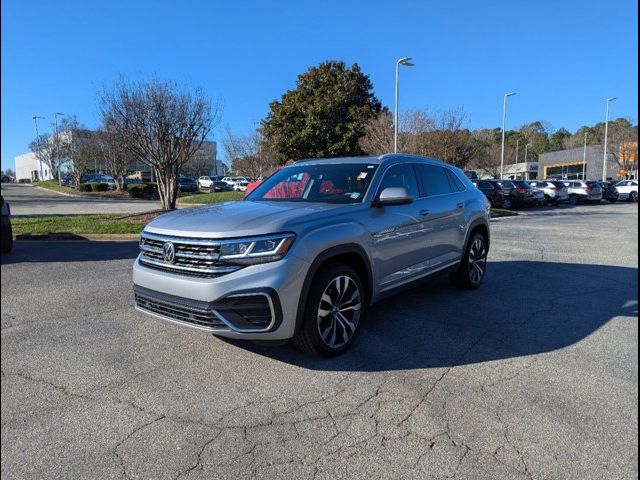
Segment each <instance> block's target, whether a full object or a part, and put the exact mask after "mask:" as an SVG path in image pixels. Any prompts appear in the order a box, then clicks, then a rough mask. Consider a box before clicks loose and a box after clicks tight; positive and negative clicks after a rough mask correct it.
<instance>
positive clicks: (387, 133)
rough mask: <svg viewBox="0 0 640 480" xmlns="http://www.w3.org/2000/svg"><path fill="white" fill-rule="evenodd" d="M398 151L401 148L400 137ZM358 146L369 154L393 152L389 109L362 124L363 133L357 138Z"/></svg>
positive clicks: (391, 123) (391, 122)
mask: <svg viewBox="0 0 640 480" xmlns="http://www.w3.org/2000/svg"><path fill="white" fill-rule="evenodd" d="M398 140H399V141H400V142H399V143H400V151H404V148H402V147H403V146H404V145H403V144H402V138H399V139H398ZM359 144H360V148H361V149H362V150H363V151H365V152H366V153H367V154H369V155H383V154H385V153H392V152H393V117H392V115H391V113H390V112H389V110H387V109H384V110H382V111H381V112H380V113H378V114H377V115H376V116H375V117H373V118H372V119H371V120H369V121H368V122H367V123H366V124H365V126H364V135H363V136H362V137H361V138H360V140H359Z"/></svg>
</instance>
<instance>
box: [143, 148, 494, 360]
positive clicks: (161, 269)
mask: <svg viewBox="0 0 640 480" xmlns="http://www.w3.org/2000/svg"><path fill="white" fill-rule="evenodd" d="M489 215H490V213H489V204H488V202H487V200H486V198H485V196H484V195H483V194H482V192H481V191H480V190H478V189H477V188H475V187H474V186H473V184H472V183H471V181H470V180H469V179H468V178H467V177H466V176H465V175H464V173H463V172H462V171H461V170H459V169H457V168H455V167H452V166H451V165H448V164H444V163H441V162H438V161H435V160H429V159H426V158H422V157H415V156H409V155H383V156H381V157H363V158H336V159H323V160H301V161H298V162H296V163H294V164H292V165H290V166H287V167H284V168H282V169H280V170H278V171H277V172H275V173H274V174H273V175H272V176H270V177H269V178H267V179H266V180H265V181H264V182H262V183H261V184H260V185H259V186H258V187H257V188H256V189H255V190H253V191H252V192H251V193H250V194H249V195H248V196H247V197H246V198H245V199H244V200H243V201H239V202H227V203H218V204H215V205H211V206H205V207H196V208H189V209H185V210H179V211H175V212H171V213H168V214H165V215H161V216H159V217H157V218H156V219H155V220H153V221H152V222H151V223H149V224H148V225H147V226H146V227H145V229H144V231H143V232H142V234H141V239H140V255H139V256H138V258H137V259H136V261H135V264H134V267H133V283H134V293H135V302H136V308H137V309H138V310H140V311H142V312H144V313H147V314H150V315H153V316H155V317H158V318H161V319H164V320H168V321H171V322H175V323H178V324H180V325H184V326H189V327H193V328H195V329H198V330H202V331H205V332H210V333H213V334H215V335H219V336H223V337H231V338H236V339H248V340H265V341H267V340H268V341H276V340H277V341H282V340H286V339H293V342H294V344H295V345H296V346H297V347H299V348H301V349H303V350H305V351H308V352H311V353H314V354H317V355H322V356H332V355H337V354H339V353H341V352H343V351H345V350H346V349H348V348H349V347H350V346H351V344H352V343H353V341H354V339H355V338H356V335H357V334H358V331H359V330H360V328H361V327H362V323H363V322H364V320H365V319H366V317H367V312H368V309H369V307H370V306H371V305H372V304H374V303H375V302H377V301H378V300H380V299H382V298H383V297H385V296H386V295H388V294H390V293H392V292H394V291H397V290H399V287H405V286H408V285H410V284H412V283H413V282H414V281H417V280H420V279H423V278H424V277H427V276H429V275H432V274H435V273H436V272H440V273H443V272H448V273H449V275H450V278H451V280H452V282H453V283H454V284H455V285H456V286H458V287H460V288H462V289H474V288H477V287H478V286H480V284H481V283H482V281H483V279H484V276H485V272H486V263H487V253H488V251H489V241H490V236H489Z"/></svg>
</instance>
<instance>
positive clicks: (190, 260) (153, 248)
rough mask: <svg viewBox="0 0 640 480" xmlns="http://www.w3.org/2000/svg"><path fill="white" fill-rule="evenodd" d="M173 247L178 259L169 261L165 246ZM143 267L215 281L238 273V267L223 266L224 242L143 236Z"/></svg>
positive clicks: (141, 260)
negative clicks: (221, 249)
mask: <svg viewBox="0 0 640 480" xmlns="http://www.w3.org/2000/svg"><path fill="white" fill-rule="evenodd" d="M166 243H171V244H173V247H174V248H175V257H174V259H173V261H167V260H166V259H165V256H164V251H163V248H164V245H165V244H166ZM140 250H141V255H140V263H142V264H143V265H145V266H146V267H149V268H154V269H156V270H162V271H166V272H172V273H180V274H183V275H190V276H196V277H205V278H212V277H217V276H220V275H224V274H226V273H230V272H233V271H235V270H238V268H240V267H238V266H232V265H225V264H223V263H221V262H219V257H220V242H219V241H217V240H208V239H199V238H187V237H170V236H165V235H156V234H152V233H148V232H142V234H141V236H140Z"/></svg>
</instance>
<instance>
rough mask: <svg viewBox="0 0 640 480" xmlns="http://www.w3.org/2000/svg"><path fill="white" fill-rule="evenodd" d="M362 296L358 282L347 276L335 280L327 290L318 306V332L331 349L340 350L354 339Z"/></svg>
mask: <svg viewBox="0 0 640 480" xmlns="http://www.w3.org/2000/svg"><path fill="white" fill-rule="evenodd" d="M361 310H362V295H361V293H360V288H359V287H358V285H357V284H356V282H355V281H354V280H353V279H352V278H350V277H348V276H346V275H340V276H338V277H336V278H334V279H333V280H332V281H331V282H329V285H327V288H325V290H324V292H323V294H322V297H321V298H320V305H319V306H318V317H317V323H318V332H319V333H320V338H321V339H322V341H323V342H324V343H325V345H327V346H328V347H330V348H340V347H342V346H343V345H345V344H346V343H347V342H349V340H351V338H352V337H353V335H354V333H355V331H356V328H357V326H358V321H359V320H360V312H361Z"/></svg>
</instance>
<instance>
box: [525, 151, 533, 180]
mask: <svg viewBox="0 0 640 480" xmlns="http://www.w3.org/2000/svg"><path fill="white" fill-rule="evenodd" d="M530 145H531V144H530V143H527V144H526V145H525V146H524V168H525V170H526V172H527V180H529V167H527V163H529V146H530Z"/></svg>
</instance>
